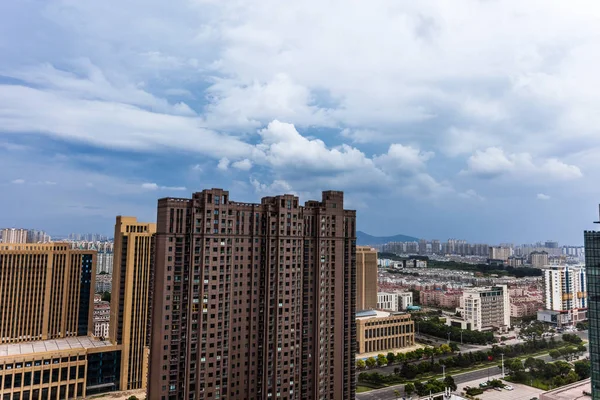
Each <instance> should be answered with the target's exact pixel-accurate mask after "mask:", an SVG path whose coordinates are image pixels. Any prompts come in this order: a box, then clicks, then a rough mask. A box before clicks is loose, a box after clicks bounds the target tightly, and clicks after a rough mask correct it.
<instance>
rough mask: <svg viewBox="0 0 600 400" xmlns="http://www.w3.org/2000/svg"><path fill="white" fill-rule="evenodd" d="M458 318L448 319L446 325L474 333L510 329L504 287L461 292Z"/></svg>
mask: <svg viewBox="0 0 600 400" xmlns="http://www.w3.org/2000/svg"><path fill="white" fill-rule="evenodd" d="M456 311H457V312H459V313H460V317H449V318H447V320H446V323H447V324H448V325H450V326H460V327H461V328H463V329H469V330H474V331H486V330H497V331H500V332H505V331H507V330H508V329H510V301H509V295H508V288H507V286H506V285H496V286H491V287H476V288H471V289H467V290H465V291H464V292H463V294H462V298H461V300H460V307H459V308H457V309H456Z"/></svg>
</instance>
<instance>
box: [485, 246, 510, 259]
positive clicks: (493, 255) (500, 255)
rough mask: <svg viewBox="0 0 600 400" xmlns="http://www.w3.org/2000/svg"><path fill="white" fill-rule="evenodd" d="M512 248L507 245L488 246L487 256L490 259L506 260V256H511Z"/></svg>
mask: <svg viewBox="0 0 600 400" xmlns="http://www.w3.org/2000/svg"><path fill="white" fill-rule="evenodd" d="M512 253H513V250H512V249H511V248H510V247H507V246H490V247H489V258H490V259H491V260H502V261H504V262H507V261H508V258H509V257H510V256H512Z"/></svg>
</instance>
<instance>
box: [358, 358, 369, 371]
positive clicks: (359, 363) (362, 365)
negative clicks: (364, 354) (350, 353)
mask: <svg viewBox="0 0 600 400" xmlns="http://www.w3.org/2000/svg"><path fill="white" fill-rule="evenodd" d="M366 366H367V364H366V363H365V361H364V360H357V361H356V368H358V369H365V367H366Z"/></svg>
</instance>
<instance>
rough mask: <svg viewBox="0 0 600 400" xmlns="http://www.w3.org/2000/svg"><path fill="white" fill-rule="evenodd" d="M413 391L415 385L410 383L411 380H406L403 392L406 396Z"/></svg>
mask: <svg viewBox="0 0 600 400" xmlns="http://www.w3.org/2000/svg"><path fill="white" fill-rule="evenodd" d="M414 392H415V385H414V384H412V383H411V382H408V383H407V384H406V385H404V393H406V395H407V396H410V395H412V394H413V393H414Z"/></svg>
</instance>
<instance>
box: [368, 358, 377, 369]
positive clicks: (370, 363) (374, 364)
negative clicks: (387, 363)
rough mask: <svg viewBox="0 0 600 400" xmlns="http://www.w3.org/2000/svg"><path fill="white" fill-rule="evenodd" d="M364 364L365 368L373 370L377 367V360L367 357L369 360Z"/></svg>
mask: <svg viewBox="0 0 600 400" xmlns="http://www.w3.org/2000/svg"><path fill="white" fill-rule="evenodd" d="M365 364H366V365H367V367H369V368H373V367H374V366H376V365H377V360H375V359H374V358H373V357H369V358H367V361H366V362H365Z"/></svg>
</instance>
